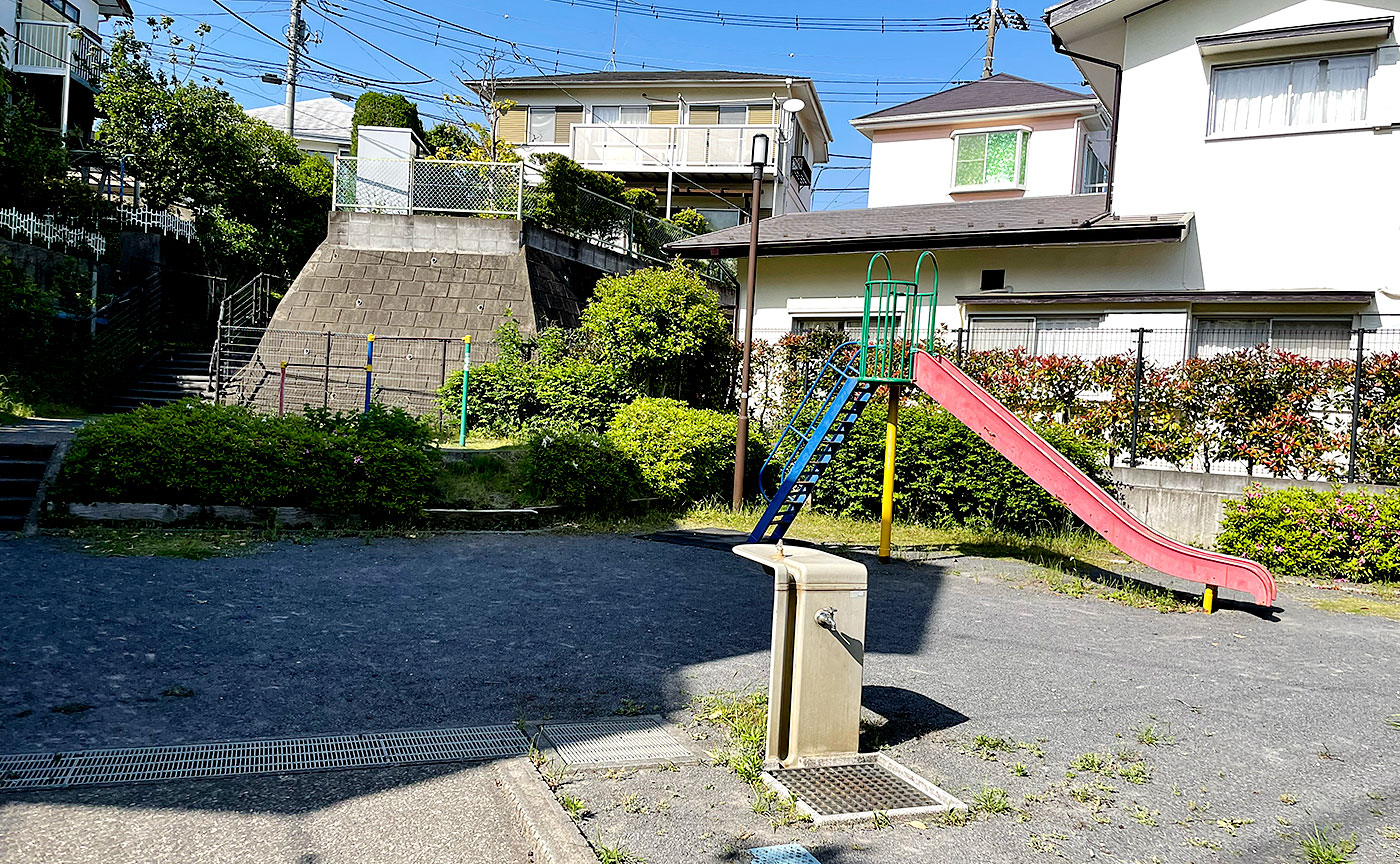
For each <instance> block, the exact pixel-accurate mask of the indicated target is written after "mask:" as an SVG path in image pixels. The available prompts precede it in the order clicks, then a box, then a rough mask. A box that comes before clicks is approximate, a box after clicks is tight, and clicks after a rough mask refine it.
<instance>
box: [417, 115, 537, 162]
mask: <svg viewBox="0 0 1400 864" xmlns="http://www.w3.org/2000/svg"><path fill="white" fill-rule="evenodd" d="M490 141H492V139H491V132H490V130H488V129H487V128H486V127H485V126H483V125H481V124H480V123H467V124H465V125H464V126H458V125H456V124H455V123H439V124H437V125H436V126H434V127H433V128H431V129H429V130H428V134H427V135H426V136H424V138H423V142H424V143H425V144H427V145H428V149H429V150H430V151H432V155H430V156H429V157H428V158H429V159H439V160H454V161H463V162H519V161H521V160H520V156H519V154H517V153H516V152H515V147H514V146H513V145H512V144H509V143H508V142H505V141H496V142H495V150H494V152H493V151H492V146H491V144H490V143H488V142H490Z"/></svg>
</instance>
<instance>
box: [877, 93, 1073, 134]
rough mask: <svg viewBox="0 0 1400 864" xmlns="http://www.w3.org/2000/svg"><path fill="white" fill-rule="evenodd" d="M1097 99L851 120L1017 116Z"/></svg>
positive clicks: (889, 122) (882, 123)
mask: <svg viewBox="0 0 1400 864" xmlns="http://www.w3.org/2000/svg"><path fill="white" fill-rule="evenodd" d="M1098 105H1099V100H1098V99H1096V98H1094V97H1092V96H1088V97H1085V98H1083V99H1066V100H1065V101H1063V102H1031V103H1027V104H1025V105H1003V106H1000V107H996V108H969V109H965V110H961V111H933V112H930V113H925V114H886V115H880V116H876V115H866V116H865V117H857V118H855V119H854V120H852V121H851V125H852V126H854V127H855V128H857V129H861V128H864V127H867V126H888V125H892V124H896V123H909V122H911V121H916V120H917V121H922V120H953V119H956V118H958V117H974V118H976V117H993V116H997V115H1007V116H1017V115H1027V114H1050V113H1059V112H1061V111H1068V110H1071V109H1075V108H1097V107H1098Z"/></svg>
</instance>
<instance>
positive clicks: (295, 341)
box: [214, 326, 463, 420]
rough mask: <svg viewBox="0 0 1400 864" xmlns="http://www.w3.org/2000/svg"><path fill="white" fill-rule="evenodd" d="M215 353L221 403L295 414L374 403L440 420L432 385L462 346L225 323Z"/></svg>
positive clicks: (443, 377) (457, 364) (455, 361)
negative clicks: (237, 325) (226, 324)
mask: <svg viewBox="0 0 1400 864" xmlns="http://www.w3.org/2000/svg"><path fill="white" fill-rule="evenodd" d="M215 353H216V356H217V358H218V359H217V362H216V363H215V368H214V399H215V401H216V402H219V403H221V404H223V403H228V404H234V405H246V406H250V407H253V408H256V409H257V410H260V411H265V412H268V413H294V414H300V413H302V412H304V411H305V410H306V409H307V408H308V407H310V408H328V409H330V410H332V411H362V410H364V409H365V408H366V406H367V404H368V403H370V402H374V403H377V404H380V405H385V406H388V407H397V408H403V409H404V410H406V411H408V412H409V413H411V414H414V415H416V416H420V417H432V418H437V419H439V420H443V419H444V418H443V416H442V412H441V411H440V410H439V406H438V397H437V391H438V388H440V387H442V385H443V384H445V383H447V378H448V376H449V375H451V374H452V372H453V371H455V370H457V369H461V368H462V353H463V349H462V340H460V339H439V338H433V339H430V338H415V337H397V336H376V337H374V339H373V341H372V342H371V340H370V339H369V338H368V336H367V335H366V334H354V333H331V332H318V331H314V330H279V329H263V328H262V327H233V326H224V327H221V328H220V330H219V338H218V343H217V346H216V348H215ZM447 419H454V418H447Z"/></svg>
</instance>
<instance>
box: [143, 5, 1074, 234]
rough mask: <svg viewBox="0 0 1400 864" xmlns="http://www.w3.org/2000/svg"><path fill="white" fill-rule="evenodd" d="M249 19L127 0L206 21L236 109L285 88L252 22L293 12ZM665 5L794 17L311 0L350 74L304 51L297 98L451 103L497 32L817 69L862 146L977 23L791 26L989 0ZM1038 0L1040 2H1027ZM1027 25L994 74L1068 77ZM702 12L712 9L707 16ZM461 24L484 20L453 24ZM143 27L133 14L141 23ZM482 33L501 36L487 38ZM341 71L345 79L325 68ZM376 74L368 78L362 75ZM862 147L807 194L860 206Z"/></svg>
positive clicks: (531, 68) (1008, 34)
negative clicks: (401, 94)
mask: <svg viewBox="0 0 1400 864" xmlns="http://www.w3.org/2000/svg"><path fill="white" fill-rule="evenodd" d="M223 2H224V4H225V5H226V6H227V7H228V9H230V10H232V12H233V13H237V15H239V16H242V17H243V18H244V19H246V21H247V23H244V22H242V21H240V20H238V18H236V17H235V16H234V15H233V14H230V12H228V11H225V10H224V9H221V8H220V7H219V6H218V5H217V4H215V3H214V2H213V0H186V2H177V0H157V2H154V3H146V2H142V0H134V2H133V6H134V8H135V11H136V15H137V20H138V21H142V20H144V19H145V18H146V17H147V16H159V15H166V14H168V15H171V16H173V17H174V18H175V19H176V21H177V25H176V26H177V29H178V30H179V31H181V32H183V33H189V32H192V31H193V29H194V27H195V26H196V25H197V24H199V23H200V22H205V23H208V24H209V25H210V26H211V27H212V28H213V30H212V32H211V33H210V34H209V36H208V37H207V38H206V39H205V50H204V53H203V55H202V56H201V59H200V66H201V71H202V73H203V74H207V75H210V76H211V77H212V76H216V75H217V76H221V77H222V78H223V79H224V82H225V86H226V88H227V89H228V90H229V91H230V92H231V93H232V94H233V95H234V96H235V97H236V98H237V99H239V101H241V102H242V103H243V105H244V106H245V107H248V108H256V107H260V106H263V105H269V104H274V103H281V102H282V101H283V88H281V87H279V86H275V85H269V84H264V83H262V82H261V81H259V80H258V77H259V76H260V75H261V74H262V73H264V72H275V71H280V70H281V69H282V68H283V67H284V66H285V64H286V49H285V48H279V47H278V46H277V45H275V44H273V42H271V41H270V40H269V39H267V38H265V37H264V36H260V35H258V34H257V33H256V32H254V30H253V29H252V27H251V26H249V25H250V24H251V25H253V26H256V27H258V28H260V29H262V30H263V31H265V32H266V33H268V34H269V35H272V36H276V37H277V38H283V33H284V31H285V29H286V26H287V0H223ZM658 2H660V3H662V4H663V5H664V6H666V7H670V8H681V9H687V10H696V11H700V12H704V13H711V12H713V13H715V15H714V20H715V21H718V19H719V17H720V15H721V14H722V13H725V12H751V13H758V14H764V15H775V16H784V17H786V16H789V15H792V16H797V18H798V23H797V27H786V26H784V27H743V26H732V25H720V24H718V23H702V22H699V21H674V20H666V19H664V18H662V19H657V18H655V17H651V16H647V15H638V14H627V13H626V12H625V11H623V12H622V13H621V14H618V15H617V16H616V41H615V43H614V15H613V13H612V11H611V9H610V8H597V7H599V6H602V7H609V6H610V4H609V3H607V2H606V0H603V2H599V0H583V3H584V5H579V3H576V2H570V0H501V2H496V3H490V4H484V3H460V2H457V3H454V2H447V0H402V5H395V2H394V0H308V2H307V4H306V7H305V8H306V10H307V11H306V16H305V17H306V21H307V24H308V26H309V27H310V29H311V30H312V31H313V32H314V33H318V34H319V36H320V40H321V41H320V42H319V44H314V45H311V46H310V55H311V57H312V58H314V60H315V61H319V62H320V63H324V64H327V65H328V66H331V67H335V69H336V70H343V71H344V72H346V73H351V74H350V75H340V74H339V73H337V72H335V71H332V70H330V69H326V68H324V67H320V66H317V65H315V64H308V66H307V67H306V68H307V69H308V70H310V72H309V74H307V76H306V77H305V78H304V79H303V81H302V83H303V84H304V85H306V86H307V90H306V92H305V93H304V94H299V97H298V98H314V97H316V96H321V95H324V93H323V92H316V91H314V90H312V89H311V88H313V87H315V88H320V89H321V90H336V91H339V92H343V93H348V94H351V95H355V94H358V93H359V92H360V88H359V87H357V86H355V85H354V84H353V83H350V82H352V81H354V79H355V78H360V79H365V78H373V79H380V80H382V81H385V82H394V83H393V84H392V85H388V86H383V87H376V89H399V90H403V91H409V94H410V96H411V98H412V97H414V96H415V95H416V96H418V97H420V98H418V99H417V101H418V102H419V110H420V112H421V113H422V114H424V115H425V117H424V120H425V124H426V125H432V123H433V122H434V121H433V119H432V116H430V115H436V116H447V115H448V113H449V110H448V109H447V108H446V107H445V106H443V105H442V104H441V103H440V102H437V101H436V100H435V97H439V98H440V97H441V96H442V94H443V93H445V92H458V93H460V92H462V88H461V86H460V85H458V84H457V83H456V80H455V78H456V73H457V71H458V70H459V69H460V68H461V67H463V66H467V67H469V68H470V67H471V65H472V63H473V62H474V60H475V53H476V49H477V47H478V46H485V45H491V44H496V45H498V46H501V47H503V48H505V50H506V51H508V52H513V53H514V54H517V55H519V57H520V58H522V59H511V60H509V61H508V64H509V65H508V66H507V71H508V72H510V74H519V75H528V74H539V73H540V72H541V71H543V72H555V71H558V72H561V73H563V72H581V71H594V70H599V69H603V68H606V67H607V65H608V62H609V58H610V56H611V55H612V52H613V51H614V45H615V51H616V63H617V68H618V69H638V68H664V69H732V70H736V71H754V72H767V73H778V74H792V75H797V76H806V77H810V78H813V79H815V80H816V85H817V91H818V93H819V94H820V95H821V98H822V104H823V106H824V108H825V110H826V113H827V117H828V119H829V120H830V122H831V125H832V129H833V131H834V133H835V136H836V141H835V143H834V144H833V145H832V148H831V149H832V152H833V153H837V154H844V155H846V156H854V157H868V156H869V155H870V142H869V141H868V140H866V139H865V138H864V137H863V136H862V135H860V134H859V133H858V132H856V131H855V130H854V129H852V128H851V126H850V123H849V121H850V119H851V118H852V117H857V116H860V115H861V114H866V113H869V112H871V111H875V110H878V109H880V108H885V107H889V106H891V105H896V104H899V103H900V102H905V101H908V100H910V99H915V98H918V97H920V96H924V95H927V94H929V93H934V92H937V91H938V90H942V89H945V88H946V87H947V86H951V85H950V84H949V83H948V82H957V81H965V80H971V79H975V78H977V77H978V76H979V75H980V73H981V68H982V54H983V51H984V49H985V45H986V34H985V33H984V32H981V31H974V30H951V31H941V32H921V33H890V32H885V33H879V32H829V31H818V30H811V29H802V28H801V19H802V18H811V17H821V16H831V17H847V18H848V17H850V16H862V17H880V16H885V17H890V18H898V17H906V18H913V17H918V18H945V17H946V18H963V17H965V16H969V15H971V14H974V13H976V12H981V11H984V10H985V8H986V7H985V5H983V3H984V2H985V0H969V2H968V3H960V2H954V0H926V2H921V3H914V2H891V3H879V4H868V5H864V6H860V5H856V4H851V3H838V2H831V0H808V2H800V3H799V2H786V0H781V2H769V3H761V4H760V3H753V2H744V0H658ZM1037 2H1038V3H1040V2H1044V0H1037ZM618 6H619V9H623V10H625V9H628V8H630V9H633V10H645V9H646V8H647V4H645V3H641V2H637V0H632V2H630V3H629V2H623V0H618ZM404 7H409V9H412V10H416V11H417V12H422V13H427V15H430V16H435V17H437V18H440V19H443V20H444V21H446V22H450V24H440V23H435V22H433V21H431V20H429V19H428V18H426V17H423V16H421V15H415V14H414V12H412V11H408V10H406V9H405V8H404ZM1009 8H1012V9H1015V10H1016V11H1019V12H1020V13H1021V14H1022V15H1024V16H1025V17H1026V19H1027V20H1028V21H1030V22H1032V24H1033V25H1034V26H1033V28H1032V30H1031V31H1030V32H1022V31H1007V30H1004V31H1002V32H1001V33H1000V34H999V35H998V38H997V62H996V70H997V71H998V72H1009V73H1012V74H1014V75H1020V76H1023V77H1026V78H1032V79H1036V80H1040V81H1047V82H1050V83H1055V84H1059V85H1061V86H1069V87H1073V88H1078V85H1079V82H1080V77H1079V75H1078V74H1077V72H1076V71H1075V69H1074V67H1073V65H1072V64H1071V63H1070V62H1069V60H1068V59H1066V58H1064V57H1061V56H1060V55H1058V54H1056V53H1055V52H1054V50H1053V49H1052V48H1051V47H1050V37H1049V35H1048V34H1047V33H1046V32H1045V29H1044V25H1043V24H1041V23H1040V20H1039V19H1040V15H1041V13H1042V11H1043V9H1042V8H1041V7H1040V6H1039V5H1036V6H1017V5H1016V4H1015V3H1014V2H1013V3H1011V4H1009ZM704 18H705V19H706V20H709V19H710V16H709V15H708V14H707V15H705V16H704ZM452 24H455V25H460V26H461V27H467V28H471V29H473V30H475V31H477V32H478V34H480V35H477V34H471V33H467V32H464V31H462V30H460V29H456V28H454V27H453V26H451V25H452ZM144 32H145V28H144V27H142V26H138V33H143V34H144ZM490 37H495V39H498V40H506V41H505V42H493V41H492V39H491V38H490ZM337 77H340V78H342V79H348V80H339V81H337V80H335V79H336V78H337ZM371 86H372V87H375V86H376V85H373V84H371ZM866 164H867V163H866V162H865V161H863V158H835V159H833V160H832V162H831V166H832V170H827V171H824V172H823V174H822V176H821V177H820V178H819V181H818V183H817V189H818V191H817V200H816V206H817V207H821V208H833V207H843V208H844V207H862V206H864V204H865V193H864V191H863V188H864V187H865V186H866V184H867V172H866V170H864V167H863V166H865V165H866Z"/></svg>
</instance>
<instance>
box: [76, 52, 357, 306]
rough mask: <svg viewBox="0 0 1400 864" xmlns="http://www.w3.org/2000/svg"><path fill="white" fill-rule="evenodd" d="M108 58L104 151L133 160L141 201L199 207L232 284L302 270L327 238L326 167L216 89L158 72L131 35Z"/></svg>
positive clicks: (212, 252) (206, 238)
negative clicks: (262, 274)
mask: <svg viewBox="0 0 1400 864" xmlns="http://www.w3.org/2000/svg"><path fill="white" fill-rule="evenodd" d="M110 58H111V60H110V67H109V71H108V74H107V76H106V78H105V80H104V82H103V88H102V92H101V94H100V95H99V96H98V97H97V105H98V108H99V110H101V111H102V112H103V113H104V114H105V115H106V117H107V119H106V121H105V122H104V123H103V125H102V128H101V129H100V130H99V135H98V146H99V147H100V148H101V149H102V150H103V151H105V152H106V153H107V154H108V155H109V156H112V157H113V158H115V157H117V156H120V155H122V154H131V157H132V158H131V159H129V160H128V162H129V164H133V165H134V166H135V169H136V171H137V172H138V173H139V176H140V177H141V180H142V194H143V197H144V199H145V201H146V202H147V203H148V204H149V205H151V206H153V207H157V208H164V207H169V206H172V205H180V206H184V207H188V208H190V209H193V210H194V211H195V212H196V214H197V216H196V222H197V225H198V226H199V232H200V239H201V242H202V243H203V245H204V248H205V252H206V254H207V255H208V256H209V257H210V258H211V259H212V263H214V264H215V266H217V267H219V268H220V269H222V271H223V273H224V274H225V275H227V276H229V277H231V278H234V279H239V278H243V277H247V276H251V275H253V274H255V273H257V272H259V271H268V272H272V273H292V272H295V271H296V270H298V269H300V267H301V265H302V263H303V262H305V260H306V258H307V257H309V256H310V254H311V252H312V250H313V249H314V248H315V247H316V244H318V243H319V242H320V241H321V240H322V239H324V237H325V226H326V222H325V214H326V212H327V210H329V208H330V190H331V176H330V173H331V169H330V164H329V163H327V162H326V161H325V160H324V159H322V158H320V157H318V156H311V155H308V154H304V153H302V152H301V151H299V150H298V149H297V146H296V142H295V141H294V140H293V139H292V138H291V137H290V136H288V135H287V134H286V133H285V132H282V131H280V130H277V129H273V128H272V127H271V126H268V125H267V124H266V123H263V122H262V121H260V120H254V119H253V118H251V117H249V116H248V115H247V114H245V113H244V112H243V109H242V108H241V107H239V105H238V103H237V102H235V101H234V100H233V97H231V96H230V95H229V94H228V93H226V92H224V91H223V90H221V89H219V88H218V87H217V86H214V85H212V84H206V83H201V82H195V81H190V80H181V79H180V78H179V76H178V75H177V74H176V72H175V71H167V70H165V69H164V68H158V67H157V66H156V65H155V63H154V62H153V60H154V57H153V51H152V48H151V46H150V45H149V44H147V43H144V42H142V41H141V40H139V39H137V38H136V35H135V33H134V32H133V31H131V30H126V31H124V32H122V33H120V34H119V35H118V36H117V38H116V39H115V40H114V42H113V44H112V50H111V54H110Z"/></svg>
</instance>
